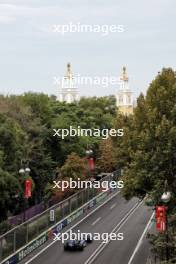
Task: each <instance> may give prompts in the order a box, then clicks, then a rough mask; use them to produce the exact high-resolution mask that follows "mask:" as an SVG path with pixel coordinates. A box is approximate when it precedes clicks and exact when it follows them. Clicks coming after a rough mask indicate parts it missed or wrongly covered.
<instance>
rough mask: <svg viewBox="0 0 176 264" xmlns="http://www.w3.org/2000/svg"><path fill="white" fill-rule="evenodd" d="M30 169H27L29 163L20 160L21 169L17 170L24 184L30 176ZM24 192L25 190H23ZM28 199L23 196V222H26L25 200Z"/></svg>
mask: <svg viewBox="0 0 176 264" xmlns="http://www.w3.org/2000/svg"><path fill="white" fill-rule="evenodd" d="M30 171H31V170H30V168H29V161H28V160H21V168H20V169H19V174H20V175H21V176H24V179H25V183H26V180H27V177H29V174H30ZM24 192H25V190H24ZM27 199H28V197H26V196H25V195H24V206H23V211H24V214H23V222H25V221H26V200H27Z"/></svg>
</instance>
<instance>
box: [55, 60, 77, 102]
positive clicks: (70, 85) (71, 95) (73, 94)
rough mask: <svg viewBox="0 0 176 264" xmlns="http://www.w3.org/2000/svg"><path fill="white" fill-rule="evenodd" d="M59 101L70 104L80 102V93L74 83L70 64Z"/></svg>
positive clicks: (60, 91)
mask: <svg viewBox="0 0 176 264" xmlns="http://www.w3.org/2000/svg"><path fill="white" fill-rule="evenodd" d="M57 99H58V100H59V101H60V102H66V103H68V104H70V103H73V102H75V101H78V100H79V91H78V88H77V87H76V85H75V82H74V77H73V74H72V70H71V64H70V63H68V64H67V72H66V75H65V77H64V78H63V80H62V84H61V88H60V90H59V95H58V98H57Z"/></svg>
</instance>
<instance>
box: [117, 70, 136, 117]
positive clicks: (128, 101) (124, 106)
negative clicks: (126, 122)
mask: <svg viewBox="0 0 176 264" xmlns="http://www.w3.org/2000/svg"><path fill="white" fill-rule="evenodd" d="M128 81H129V78H128V75H127V71H126V67H123V69H122V74H121V76H120V89H119V90H118V91H117V94H116V105H117V107H118V110H119V111H120V112H121V113H122V114H124V115H129V114H133V92H132V91H131V89H130V88H129V86H128Z"/></svg>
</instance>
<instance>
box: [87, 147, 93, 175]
mask: <svg viewBox="0 0 176 264" xmlns="http://www.w3.org/2000/svg"><path fill="white" fill-rule="evenodd" d="M92 155H93V150H92V149H87V150H86V156H87V160H88V168H89V169H88V172H89V175H90V176H92V175H91V172H92V169H91V166H90V162H91V159H93V158H92Z"/></svg>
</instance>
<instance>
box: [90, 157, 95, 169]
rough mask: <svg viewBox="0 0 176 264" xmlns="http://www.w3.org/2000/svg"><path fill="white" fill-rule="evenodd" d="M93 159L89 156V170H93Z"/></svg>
mask: <svg viewBox="0 0 176 264" xmlns="http://www.w3.org/2000/svg"><path fill="white" fill-rule="evenodd" d="M94 167H95V166H94V159H93V158H89V169H90V170H91V171H93V170H94Z"/></svg>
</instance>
